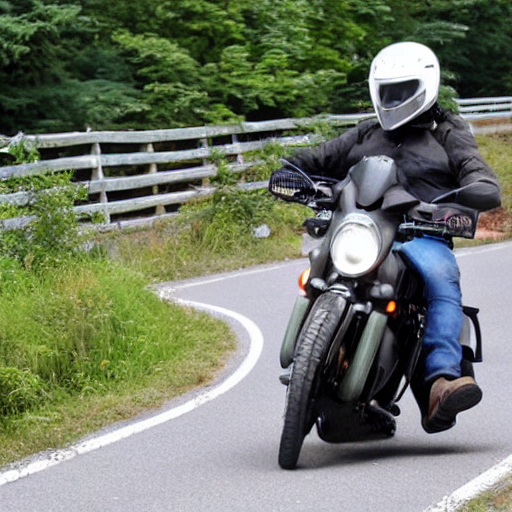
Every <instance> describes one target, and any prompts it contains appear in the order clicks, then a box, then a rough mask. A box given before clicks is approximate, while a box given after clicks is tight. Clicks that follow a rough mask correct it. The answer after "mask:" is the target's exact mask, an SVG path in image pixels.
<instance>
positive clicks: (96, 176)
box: [91, 142, 110, 224]
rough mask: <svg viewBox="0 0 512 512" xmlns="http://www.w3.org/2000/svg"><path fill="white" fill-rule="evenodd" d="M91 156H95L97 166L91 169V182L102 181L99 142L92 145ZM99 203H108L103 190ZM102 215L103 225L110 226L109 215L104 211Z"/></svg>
mask: <svg viewBox="0 0 512 512" xmlns="http://www.w3.org/2000/svg"><path fill="white" fill-rule="evenodd" d="M91 155H95V156H96V161H97V162H98V165H97V166H96V167H95V168H93V170H92V173H91V181H95V180H102V179H103V178H104V177H105V175H104V174H103V166H102V165H101V146H100V144H99V142H94V143H93V145H92V149H91ZM100 203H101V204H106V203H108V196H107V193H106V192H105V191H104V190H102V191H101V192H100ZM103 215H104V219H105V224H110V214H109V213H108V212H107V211H105V212H104V213H103Z"/></svg>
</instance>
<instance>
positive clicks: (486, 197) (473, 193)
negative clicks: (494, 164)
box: [438, 114, 501, 211]
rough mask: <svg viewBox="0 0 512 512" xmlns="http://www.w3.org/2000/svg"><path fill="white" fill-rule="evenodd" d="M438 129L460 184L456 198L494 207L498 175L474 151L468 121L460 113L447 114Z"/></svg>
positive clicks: (474, 205)
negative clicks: (458, 114) (457, 114)
mask: <svg viewBox="0 0 512 512" xmlns="http://www.w3.org/2000/svg"><path fill="white" fill-rule="evenodd" d="M438 130H439V133H438V136H439V137H440V142H441V144H442V145H443V147H444V149H445V151H446V153H447V154H448V157H449V159H450V164H451V165H452V168H453V169H454V170H455V172H456V175H457V179H458V182H459V185H460V188H459V189H458V194H457V201H458V202H460V203H461V204H464V205H465V206H469V207H471V208H475V209H477V210H480V211H486V210H491V209H492V208H496V207H498V206H499V205H500V204H501V188H500V185H499V182H498V178H497V176H496V173H495V172H494V171H493V170H492V169H491V167H490V166H489V165H488V164H487V162H485V160H484V159H483V157H482V155H481V154H480V152H479V151H478V146H477V144H476V141H475V138H474V137H473V134H472V133H471V130H470V129H469V126H468V124H467V123H466V122H465V121H464V120H463V119H462V118H461V117H460V116H456V115H454V114H447V120H446V121H445V122H443V123H442V124H441V125H440V126H439V128H438Z"/></svg>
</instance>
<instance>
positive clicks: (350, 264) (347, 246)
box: [331, 214, 380, 277]
mask: <svg viewBox="0 0 512 512" xmlns="http://www.w3.org/2000/svg"><path fill="white" fill-rule="evenodd" d="M379 253H380V237H379V234H378V231H377V228H376V226H375V224H374V222H373V221H372V220H371V219H370V218H369V217H367V216H366V215H359V214H354V215H348V216H347V217H346V219H345V220H344V221H343V222H342V224H341V226H340V227H339V229H338V232H337V233H336V234H335V235H334V237H333V240H332V242H331V258H332V261H333V263H334V266H335V267H336V269H337V270H338V272H340V274H342V275H344V276H347V277H357V276H360V275H363V274H365V273H366V272H368V271H369V270H370V269H371V268H372V267H373V266H374V265H375V262H376V261H377V258H378V257H379Z"/></svg>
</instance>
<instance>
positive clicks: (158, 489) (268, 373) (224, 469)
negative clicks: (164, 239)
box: [0, 243, 512, 512]
mask: <svg viewBox="0 0 512 512" xmlns="http://www.w3.org/2000/svg"><path fill="white" fill-rule="evenodd" d="M457 257H458V261H459V265H460V268H461V271H462V276H463V279H462V286H463V298H464V302H465V304H467V305H472V306H477V307H480V309H481V313H480V322H481V326H482V331H483V335H484V363H483V364H481V365H477V367H476V372H477V380H478V381H479V382H480V384H481V386H482V388H483V390H484V399H483V401H482V403H481V404H480V405H479V406H478V407H476V408H474V409H472V410H470V411H467V412H466V413H463V414H462V415H460V416H459V420H458V424H457V426H456V427H455V428H453V429H452V430H450V431H447V432H444V433H441V434H436V435H428V434H426V433H424V432H423V430H422V429H421V426H420V418H419V412H418V410H417V407H416V405H415V403H414V401H413V399H412V397H411V395H410V394H406V396H405V397H404V400H402V403H401V408H402V414H401V415H400V417H398V419H397V423H398V430H397V434H396V436H395V437H394V438H392V439H389V440H384V441H378V442H368V443H358V444H351V445H330V444H326V443H324V442H322V441H321V440H319V438H318V437H317V436H316V433H312V434H311V435H309V436H308V437H307V438H306V440H305V443H304V447H303V450H302V453H301V457H300V460H299V467H298V468H297V469H296V470H295V471H284V470H281V469H280V468H279V467H278V464H277V450H278V443H279V437H280V431H281V422H282V411H283V405H284V396H285V387H284V386H283V385H282V384H280V383H279V380H278V375H279V373H280V371H281V369H280V366H279V346H280V342H281V337H282V334H283V332H284V329H285V327H286V322H287V319H288V315H289V313H290V310H291V306H292V304H293V300H294V297H295V294H296V291H297V285H296V282H297V277H298V275H299V274H300V272H301V271H302V270H303V269H304V268H305V267H306V265H307V263H306V261H305V260H300V261H292V262H287V263H282V264H277V265H270V266H264V267H257V268H252V269H249V270H247V271H239V272H234V273H230V274H224V275H220V276H214V277H210V278H204V279H197V280H193V281H187V282H181V283H170V284H169V285H166V286H165V287H164V288H165V290H166V291H167V293H171V292H172V293H173V294H174V296H176V297H179V298H181V299H185V300H189V301H194V302H199V303H203V304H209V305H214V306H217V307H219V308H224V309H225V310H228V311H232V312H235V313H233V314H231V316H230V317H229V321H230V322H234V323H233V325H234V328H235V329H236V331H237V332H238V333H239V335H240V340H241V350H240V353H239V354H237V356H236V357H235V358H234V360H233V361H232V362H231V363H230V364H229V366H228V367H227V368H226V371H225V372H224V373H223V375H222V376H221V377H220V378H219V380H218V381H216V382H215V383H213V384H212V385H211V386H210V387H209V388H207V390H205V391H206V392H207V393H209V394H207V395H203V394H201V393H203V392H201V393H198V392H196V393H192V394H190V395H187V396H185V397H181V398H180V399H178V400H176V401H173V402H171V403H170V404H169V405H168V406H167V407H166V408H165V409H163V410H160V411H155V412H154V414H151V415H147V416H145V417H144V418H139V419H138V420H137V421H133V422H128V423H124V424H122V425H116V426H114V427H112V428H110V429H108V430H106V431H103V432H100V433H98V434H97V435H96V436H93V437H92V438H90V439H87V440H84V443H83V444H82V446H87V447H88V448H87V449H83V450H81V451H80V450H79V449H77V447H75V449H71V450H68V451H63V452H58V453H54V454H42V455H41V456H40V457H39V458H37V459H35V460H34V461H32V464H31V465H30V468H31V470H30V471H29V472H33V474H31V475H29V476H26V477H23V478H19V476H21V475H22V474H23V467H20V469H19V470H18V474H17V473H16V472H14V473H13V472H12V471H11V473H9V474H6V473H5V472H4V473H3V474H2V473H0V511H1V512H31V511H34V512H46V511H47V512H50V511H51V512H60V511H63V512H82V511H83V512H86V511H87V512H95V511H98V512H99V511H101V512H110V511H112V512H114V511H115V512H117V511H123V512H132V511H133V512H139V511H141V512H150V511H158V512H162V511H172V512H208V511H212V512H219V511H227V512H231V511H243V512H252V511H254V512H281V511H283V512H285V511H286V512H299V511H300V512H305V511H308V512H310V511H316V512H322V511H326V512H327V511H329V512H331V511H332V510H346V511H350V512H374V511H375V512H376V511H378V512H422V511H423V510H425V509H427V508H428V507H429V506H430V505H432V504H435V503H438V502H439V501H440V500H441V499H442V498H443V496H446V495H449V494H451V493H452V492H453V491H454V490H456V489H458V488H459V487H461V486H462V485H464V484H466V483H467V482H468V481H471V480H472V479H474V478H475V477H477V476H478V475H480V474H481V473H483V472H484V471H486V470H487V469H488V468H490V467H491V466H494V465H495V464H496V463H498V462H500V461H502V460H503V459H505V458H506V457H508V456H509V455H510V454H512V431H511V429H510V425H511V424H512V408H511V407H510V404H509V396H510V394H511V391H512V372H511V371H510V367H511V356H512V344H511V340H510V337H511V333H512V313H511V311H510V290H511V288H512V275H511V272H510V269H511V268H512V244H511V243H504V244H497V245H492V246H484V247H480V248H474V249H466V250H462V251H458V252H457ZM221 312H222V311H221ZM215 314H219V313H218V312H216V313H215ZM238 315H242V316H238ZM240 320H242V321H245V323H244V324H243V325H242V324H240ZM256 326H257V327H256ZM258 329H259V330H258ZM249 334H251V335H252V338H251V337H250V336H249ZM261 335H262V336H261ZM261 341H263V347H262V350H261V353H260V349H261V346H259V343H261ZM251 342H252V345H251ZM255 347H256V348H255ZM247 358H248V359H247ZM240 365H241V366H242V368H243V371H242V373H240V370H238V373H237V368H240ZM233 372H235V373H233ZM230 375H231V377H230ZM233 375H236V376H237V377H236V378H235V380H233ZM226 379H227V380H226ZM219 385H220V386H221V388H219V387H218V386H219ZM222 386H224V387H222ZM219 390H220V391H219ZM139 430H140V432H137V431H139ZM118 439H119V440H118ZM113 441H115V442H113ZM95 442H96V444H97V445H98V446H99V445H102V444H104V445H105V446H103V447H101V448H98V449H95V448H97V446H95V444H94V443H95ZM77 446H80V444H79V445H77ZM81 452H84V453H83V454H79V453H81ZM61 459H62V460H63V461H62V462H59V461H60V460H61ZM64 459H69V460H64ZM38 464H39V466H38ZM52 464H53V465H52ZM25 469H26V468H25ZM16 474H17V475H18V476H16ZM13 475H14V477H13ZM2 478H3V480H2ZM9 478H10V479H11V480H14V481H12V482H10V483H7V480H8V479H9Z"/></svg>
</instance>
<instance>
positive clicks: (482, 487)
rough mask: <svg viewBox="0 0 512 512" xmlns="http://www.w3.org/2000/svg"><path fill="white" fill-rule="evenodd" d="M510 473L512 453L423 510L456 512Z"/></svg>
mask: <svg viewBox="0 0 512 512" xmlns="http://www.w3.org/2000/svg"><path fill="white" fill-rule="evenodd" d="M510 246H512V243H511V242H503V243H495V244H491V245H483V246H480V247H468V248H465V249H459V250H456V251H455V256H456V257H457V258H461V257H463V256H468V255H471V254H482V253H486V252H494V251H498V250H500V249H508V248H510ZM511 474H512V455H511V456H509V457H507V458H506V459H505V460H503V461H501V462H500V463H499V464H496V465H495V466H493V467H492V468H490V469H488V470H487V471H485V472H484V473H482V474H481V475H479V476H477V477H476V478H474V479H473V480H471V481H470V482H468V483H467V484H465V485H463V486H462V487H460V488H459V489H457V490H456V491H455V492H453V493H452V494H450V495H449V496H445V497H444V498H443V499H442V500H441V501H440V502H439V503H436V504H435V505H431V506H430V507H428V508H427V509H425V510H424V512H456V511H457V510H458V509H459V508H460V507H462V505H464V504H465V503H467V502H469V501H471V500H472V499H473V498H476V497H477V496H479V495H480V494H482V493H484V492H486V491H490V490H492V488H493V487H494V486H495V485H496V484H497V483H498V482H499V481H500V480H502V479H503V478H505V477H507V476H510V475H511Z"/></svg>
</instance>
